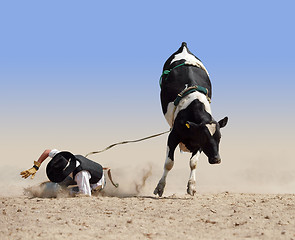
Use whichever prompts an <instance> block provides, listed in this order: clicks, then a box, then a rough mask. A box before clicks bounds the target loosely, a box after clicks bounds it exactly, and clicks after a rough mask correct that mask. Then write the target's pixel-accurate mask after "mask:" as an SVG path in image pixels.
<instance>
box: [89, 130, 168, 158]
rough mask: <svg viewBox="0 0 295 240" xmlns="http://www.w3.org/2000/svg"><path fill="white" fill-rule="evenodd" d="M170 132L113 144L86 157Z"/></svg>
mask: <svg viewBox="0 0 295 240" xmlns="http://www.w3.org/2000/svg"><path fill="white" fill-rule="evenodd" d="M168 132H170V130H169V131H166V132H161V133H158V134H154V135H151V136H148V137H144V138H140V139H137V140H131V141H123V142H118V143H114V144H111V145H110V146H108V147H106V148H105V149H103V150H99V151H95V152H90V153H87V154H86V155H85V157H87V156H89V155H93V154H97V153H102V152H104V151H107V150H109V149H110V148H112V147H115V146H117V145H121V144H126V143H136V142H141V141H144V140H147V139H150V138H154V137H158V136H161V135H163V134H166V133H168Z"/></svg>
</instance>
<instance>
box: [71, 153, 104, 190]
mask: <svg viewBox="0 0 295 240" xmlns="http://www.w3.org/2000/svg"><path fill="white" fill-rule="evenodd" d="M75 157H76V159H77V161H79V163H80V165H79V166H78V167H77V168H76V169H75V170H74V172H73V179H75V176H76V174H77V173H78V172H80V171H82V170H85V171H88V172H89V173H90V175H91V178H90V180H89V182H90V183H91V184H94V183H97V182H98V181H99V180H100V179H101V177H102V173H103V168H102V166H101V165H100V164H98V163H96V162H93V161H91V160H90V159H88V158H86V157H83V156H82V155H75Z"/></svg>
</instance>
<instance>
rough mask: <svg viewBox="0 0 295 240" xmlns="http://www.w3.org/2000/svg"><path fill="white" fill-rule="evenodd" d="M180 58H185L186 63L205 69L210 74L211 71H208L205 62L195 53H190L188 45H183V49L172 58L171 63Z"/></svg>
mask: <svg viewBox="0 0 295 240" xmlns="http://www.w3.org/2000/svg"><path fill="white" fill-rule="evenodd" d="M179 60H185V63H186V64H188V65H193V66H196V67H199V68H201V69H203V70H204V71H205V72H206V73H207V75H208V76H209V73H208V71H207V69H206V68H205V66H204V65H203V63H202V62H201V61H200V60H199V59H197V58H196V57H195V56H194V55H192V54H190V53H189V52H188V51H187V48H186V47H183V51H182V52H181V53H178V54H176V55H175V56H174V58H173V59H172V61H171V63H170V64H172V63H173V62H176V61H179Z"/></svg>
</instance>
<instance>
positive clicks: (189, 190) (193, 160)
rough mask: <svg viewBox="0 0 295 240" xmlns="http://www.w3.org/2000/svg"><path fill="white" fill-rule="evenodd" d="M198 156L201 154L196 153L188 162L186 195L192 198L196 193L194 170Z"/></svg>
mask: <svg viewBox="0 0 295 240" xmlns="http://www.w3.org/2000/svg"><path fill="white" fill-rule="evenodd" d="M200 154H201V153H200V152H199V151H198V152H197V153H196V154H195V155H193V156H192V157H191V159H190V162H189V165H190V168H191V173H190V177H189V180H188V183H187V193H188V194H189V195H192V196H194V194H195V193H196V168H197V161H198V159H199V156H200Z"/></svg>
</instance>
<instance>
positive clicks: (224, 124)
mask: <svg viewBox="0 0 295 240" xmlns="http://www.w3.org/2000/svg"><path fill="white" fill-rule="evenodd" d="M227 121H228V117H225V118H223V119H221V120H220V121H219V122H218V124H219V127H220V128H223V127H225V126H226V124H227Z"/></svg>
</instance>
